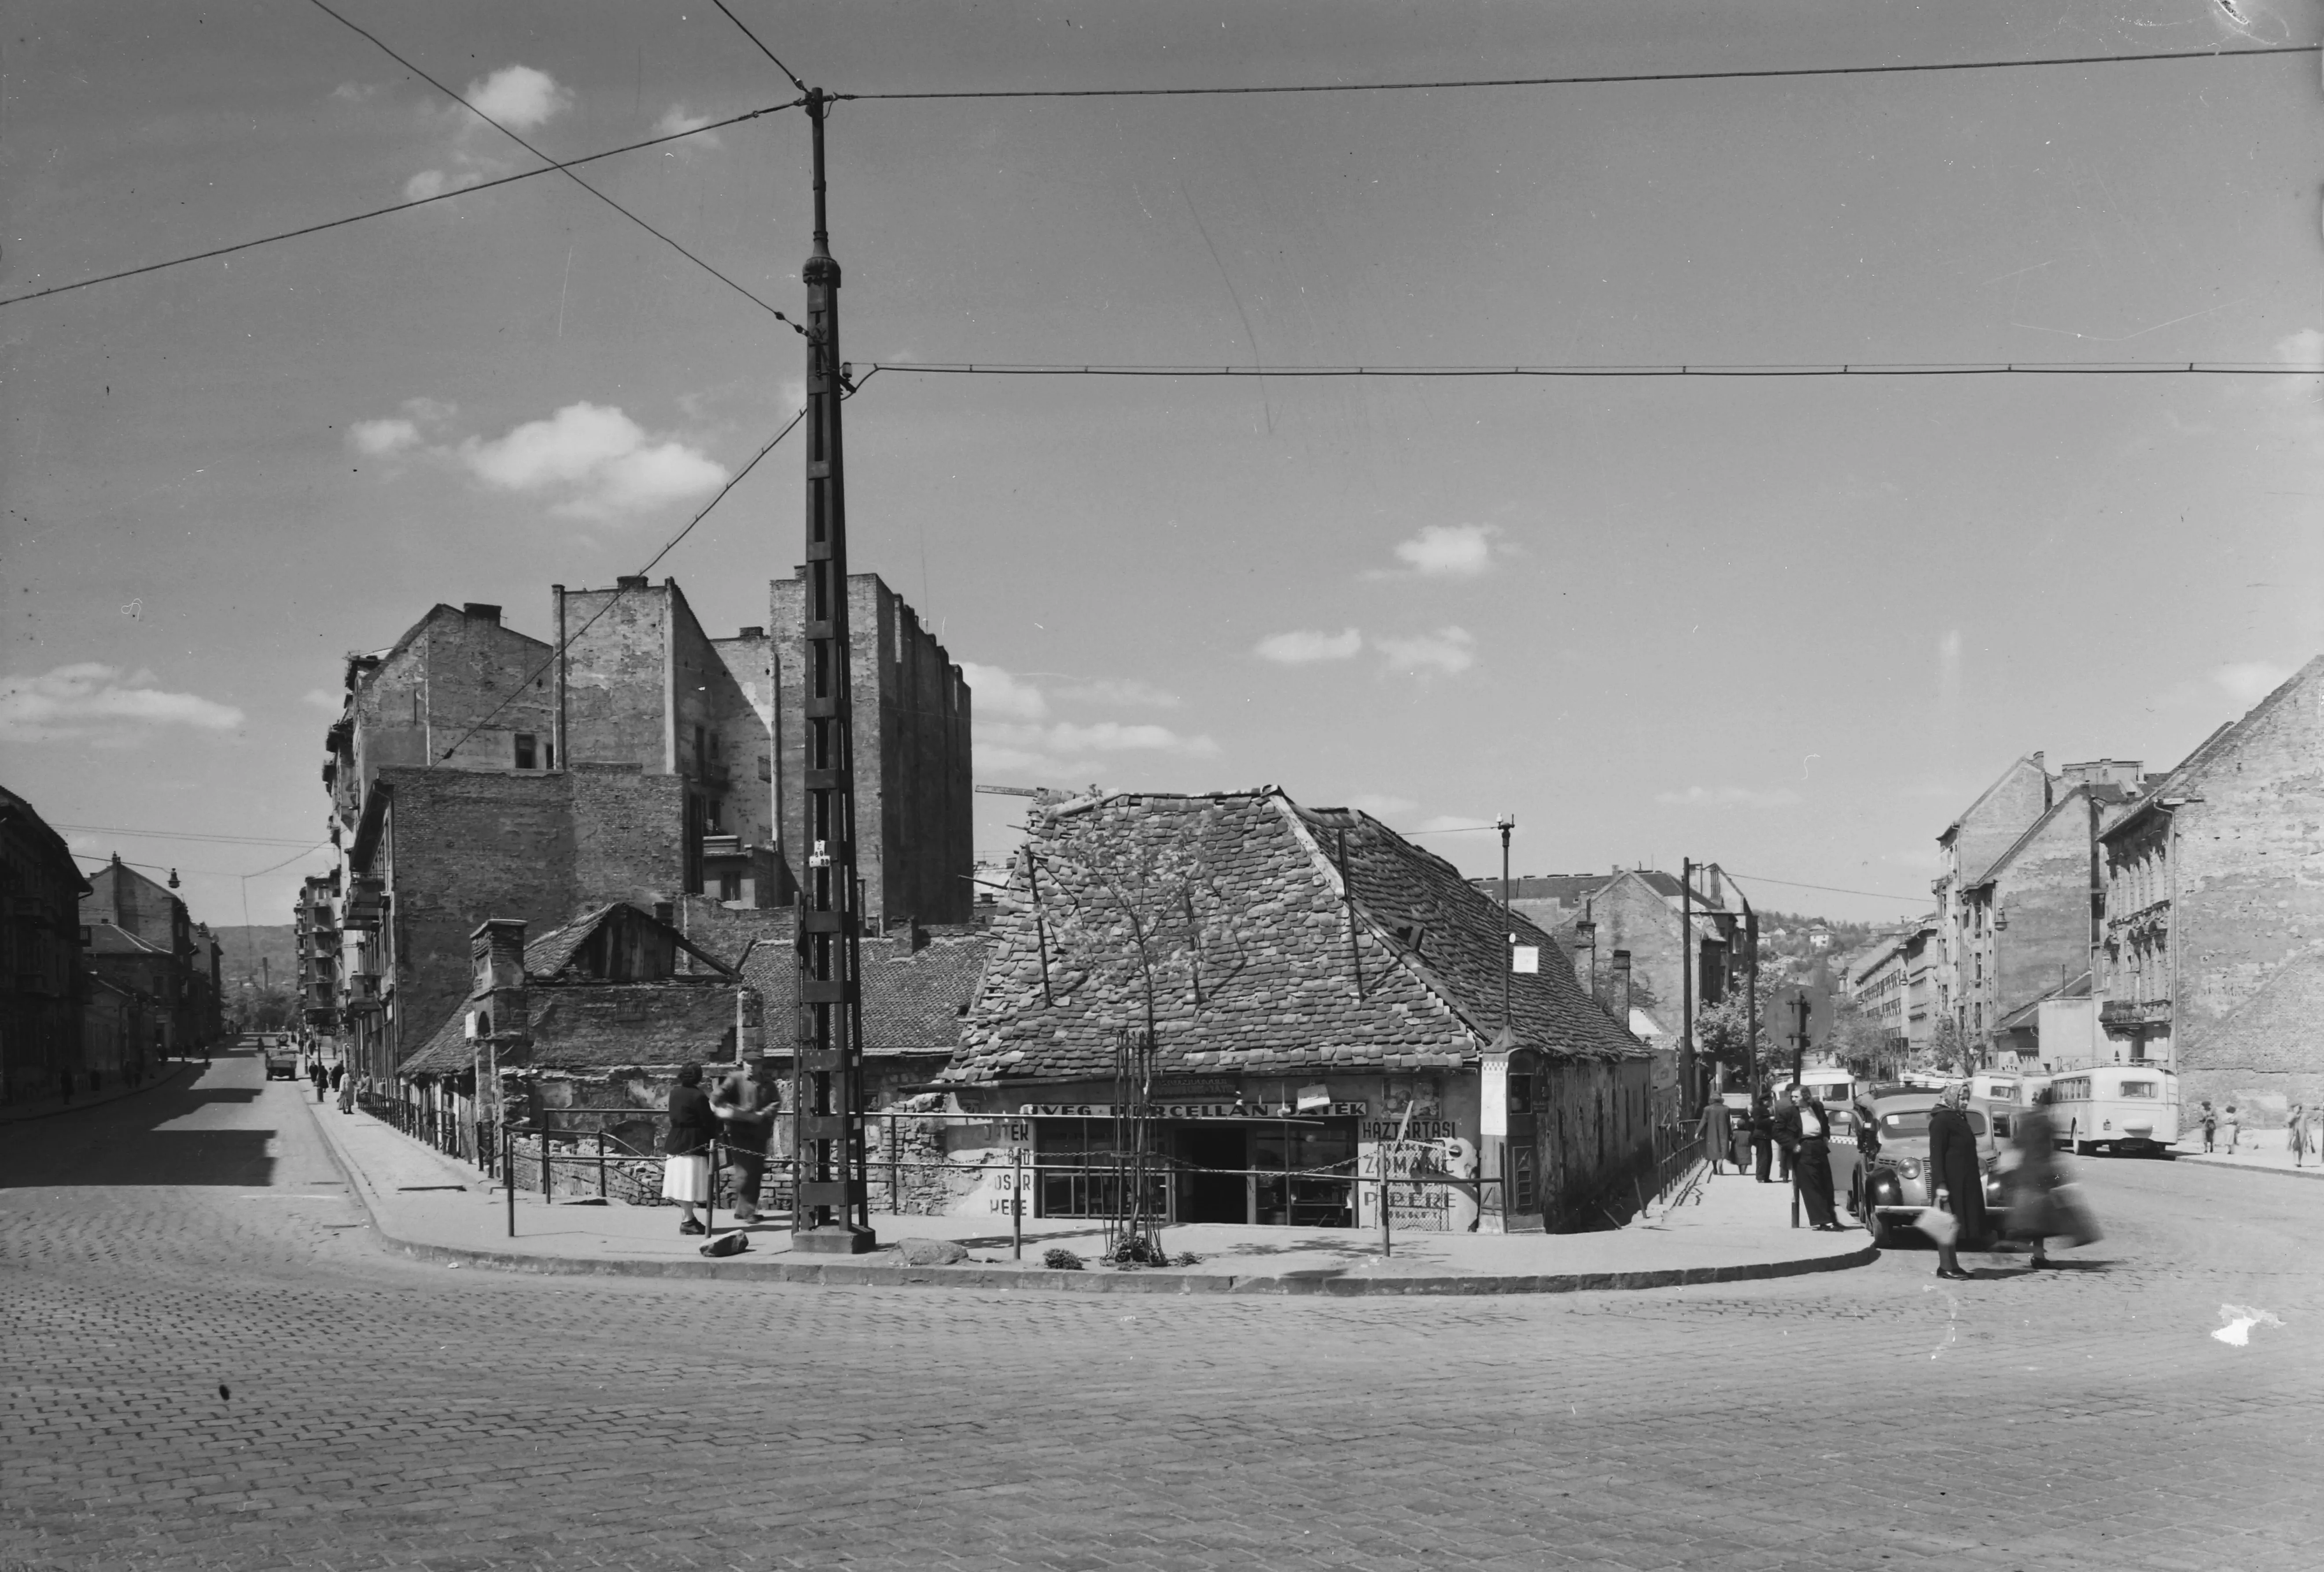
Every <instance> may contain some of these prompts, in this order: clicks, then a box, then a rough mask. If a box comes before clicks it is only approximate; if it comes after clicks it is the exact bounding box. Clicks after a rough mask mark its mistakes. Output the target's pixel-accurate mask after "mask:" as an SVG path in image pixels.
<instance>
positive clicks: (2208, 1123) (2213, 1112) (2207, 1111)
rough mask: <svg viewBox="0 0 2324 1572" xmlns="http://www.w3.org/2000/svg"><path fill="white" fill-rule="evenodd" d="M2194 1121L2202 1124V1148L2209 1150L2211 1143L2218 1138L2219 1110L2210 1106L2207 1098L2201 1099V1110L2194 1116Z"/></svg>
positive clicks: (2209, 1100)
mask: <svg viewBox="0 0 2324 1572" xmlns="http://www.w3.org/2000/svg"><path fill="white" fill-rule="evenodd" d="M2195 1122H2196V1123H2197V1124H2199V1125H2200V1126H2203V1150H2204V1151H2206V1152H2209V1150H2210V1149H2211V1143H2212V1142H2213V1141H2214V1140H2216V1139H2218V1134H2219V1110H2218V1109H2217V1108H2213V1107H2212V1106H2211V1099H2209V1098H2205V1099H2203V1107H2202V1110H2201V1111H2200V1112H2199V1113H2198V1114H2197V1115H2196V1116H2195Z"/></svg>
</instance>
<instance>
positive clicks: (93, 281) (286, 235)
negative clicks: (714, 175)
mask: <svg viewBox="0 0 2324 1572" xmlns="http://www.w3.org/2000/svg"><path fill="white" fill-rule="evenodd" d="M796 108H798V103H797V102H793V103H789V104H770V105H768V106H766V107H765V108H763V109H752V110H749V111H746V112H745V113H743V114H741V115H728V116H727V117H726V118H725V119H724V120H713V121H711V122H709V123H708V124H703V125H696V126H694V127H692V128H691V129H689V130H686V131H673V132H670V133H668V134H667V135H663V136H649V137H647V138H646V139H645V140H644V141H643V142H623V143H622V145H621V146H620V147H609V148H607V149H606V150H605V151H604V152H593V153H585V154H583V155H582V156H581V157H579V158H577V159H567V160H566V161H563V162H562V163H551V164H546V165H544V166H542V167H541V168H539V169H537V170H519V171H518V172H517V173H515V174H513V175H502V176H500V177H498V178H497V179H490V180H479V181H477V182H476V183H475V185H473V186H462V187H461V188H459V189H457V190H456V191H438V193H436V195H434V196H433V197H415V198H412V199H411V200H410V201H409V202H396V203H392V204H390V205H389V206H387V207H374V208H372V209H371V210H370V211H369V212H365V213H350V214H348V215H347V216H346V217H344V218H327V219H325V220H324V221H323V222H321V223H320V224H307V225H300V227H299V228H297V229H285V230H281V231H280V232H279V233H277V234H262V235H260V236H258V237H257V238H256V239H255V240H238V241H236V242H235V243H234V244H232V245H220V246H213V247H212V248H211V249H209V250H208V251H198V252H195V253H192V254H190V255H188V256H173V257H171V258H170V259H169V260H168V261H166V262H147V263H145V264H144V265H143V266H142V267H134V268H124V269H122V270H121V271H118V272H112V273H99V274H97V276H96V277H95V278H88V279H76V280H73V281H72V282H71V283H69V284H51V286H49V288H47V289H45V290H32V291H31V292H30V293H29V294H23V295H11V296H9V297H8V298H7V299H0V306H16V305H22V304H23V302H24V301H26V300H38V299H43V298H44V297H47V296H50V295H64V294H69V293H70V292H71V291H73V290H87V289H90V288H93V287H95V286H96V285H98V284H110V283H115V282H117V281H118V280H122V279H134V278H136V277H137V276H139V275H140V274H142V273H157V272H160V271H161V270H162V269H164V268H175V267H183V266H185V265H186V264H187V263H188V262H208V261H209V260H210V259H211V258H212V257H221V256H232V255H233V254H234V253H236V252H242V251H249V250H251V249H252V248H253V247H254V246H261V245H272V244H274V243H275V242H276V241H278V240H296V239H298V238H299V237H300V235H302V234H321V233H322V232H323V231H325V230H327V229H342V228H345V227H346V225H350V224H361V223H362V222H363V221H364V220H365V219H367V218H383V217H385V216H387V215H388V214H390V213H403V212H408V211H410V209H411V208H414V207H427V206H428V205H429V204H430V203H432V202H449V201H451V200H452V199H453V198H456V197H467V196H472V195H474V194H475V193H476V192H478V191H489V190H491V189H492V188H493V187H494V186H512V185H514V184H515V183H516V182H517V181H519V180H530V179H532V178H533V177H534V176H535V175H553V174H555V173H556V172H557V171H558V170H571V169H574V168H576V167H577V166H579V165H581V164H594V163H595V162H596V161H598V160H600V159H609V158H613V157H615V156H617V155H619V154H621V153H625V152H638V151H639V150H640V149H641V148H649V147H659V146H660V145H661V144H662V143H663V142H678V141H681V140H683V139H685V138H687V137H689V136H700V135H701V134H702V133H705V132H707V131H717V130H720V129H722V128H723V127H725V126H729V125H740V124H742V123H743V122H744V121H746V120H756V119H758V118H759V117H760V116H761V115H776V114H779V113H781V112H782V111H783V110H786V109H796Z"/></svg>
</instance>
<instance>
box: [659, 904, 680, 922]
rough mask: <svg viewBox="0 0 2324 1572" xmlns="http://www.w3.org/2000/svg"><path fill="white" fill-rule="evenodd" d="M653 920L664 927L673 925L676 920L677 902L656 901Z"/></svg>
mask: <svg viewBox="0 0 2324 1572" xmlns="http://www.w3.org/2000/svg"><path fill="white" fill-rule="evenodd" d="M654 921H655V922H657V923H659V924H661V925H662V926H663V927H665V928H668V927H672V926H675V925H676V924H677V922H678V904H677V903H676V902H675V901H656V902H655V903H654Z"/></svg>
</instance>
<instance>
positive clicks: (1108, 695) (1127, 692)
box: [1057, 676, 1185, 710]
mask: <svg viewBox="0 0 2324 1572" xmlns="http://www.w3.org/2000/svg"><path fill="white" fill-rule="evenodd" d="M1057 697H1059V698H1061V699H1072V700H1074V701H1075V702H1077V703H1085V704H1126V705H1129V706H1130V707H1131V708H1133V709H1147V710H1175V709H1176V708H1178V707H1179V705H1180V704H1182V703H1185V700H1183V699H1181V698H1179V697H1178V695H1177V694H1171V693H1165V692H1163V691H1162V690H1161V689H1160V688H1157V687H1156V686H1155V685H1153V684H1151V683H1142V682H1139V681H1138V680H1137V679H1136V678H1134V677H1104V676H1102V677H1093V678H1092V679H1091V680H1090V681H1088V682H1084V683H1075V684H1074V685H1073V686H1072V687H1069V688H1059V689H1058V690H1057Z"/></svg>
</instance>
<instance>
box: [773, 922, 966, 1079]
mask: <svg viewBox="0 0 2324 1572" xmlns="http://www.w3.org/2000/svg"><path fill="white" fill-rule="evenodd" d="M783 928H784V930H785V932H784V933H782V934H781V935H780V936H779V937H762V938H761V939H760V940H759V941H758V942H756V943H754V944H752V946H751V947H750V949H749V951H748V952H747V953H745V954H744V955H743V956H742V976H743V978H744V979H746V980H747V981H748V982H749V983H750V984H751V986H752V987H753V988H757V989H758V990H759V997H761V999H762V1000H764V1001H765V1008H766V1020H767V1030H766V1034H765V1037H764V1042H765V1044H766V1048H767V1051H768V1052H769V1053H780V1054H788V1053H790V1052H791V1051H792V1048H793V1046H794V1044H793V1043H791V1042H789V1041H788V1038H787V1034H788V1033H789V1032H790V1031H792V1030H793V1029H794V1028H793V1026H792V1025H791V1023H792V1022H793V1020H794V1019H795V1016H794V1007H793V1001H794V1000H795V999H797V998H798V952H797V951H794V950H793V949H792V947H791V941H790V935H789V933H788V928H789V924H788V923H785V924H783ZM920 934H921V937H922V939H924V940H925V942H921V943H918V947H917V948H916V947H915V946H916V941H915V940H914V939H913V937H912V936H911V935H910V934H909V933H906V932H904V931H902V930H900V929H899V930H898V931H897V932H895V933H890V934H886V935H884V936H882V937H881V938H878V939H866V940H864V941H863V942H862V951H861V953H862V959H863V979H862V982H863V1052H864V1054H865V1056H866V1057H867V1058H872V1059H879V1058H884V1057H889V1056H891V1055H897V1054H937V1053H942V1054H949V1053H952V1052H953V1051H954V1049H955V1048H957V1047H958V1046H959V1044H960V1030H961V1025H962V1022H963V1018H964V1015H965V1012H966V1011H967V1008H968V1006H969V1002H970V1001H971V1000H972V999H973V998H974V997H976V990H977V984H978V983H979V982H980V981H981V980H982V979H983V976H984V961H985V955H986V952H987V951H988V949H989V947H990V943H991V941H990V939H989V937H988V936H987V933H986V932H985V930H984V929H983V928H982V927H979V926H973V925H962V926H957V927H953V926H945V927H936V926H924V927H923V928H921V930H920Z"/></svg>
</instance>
